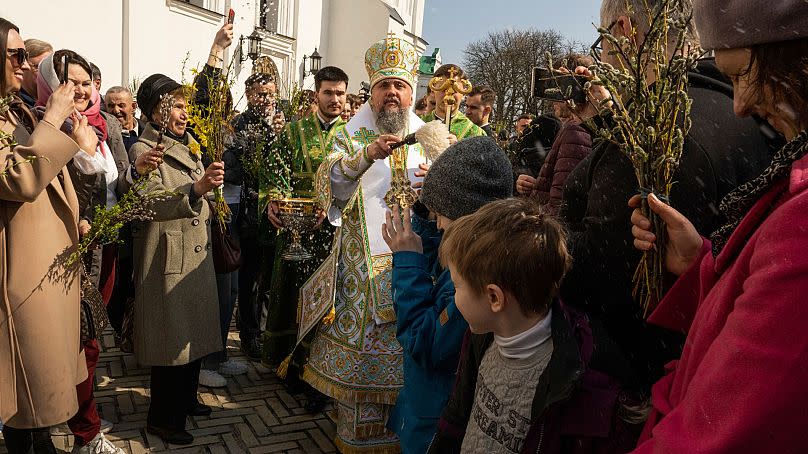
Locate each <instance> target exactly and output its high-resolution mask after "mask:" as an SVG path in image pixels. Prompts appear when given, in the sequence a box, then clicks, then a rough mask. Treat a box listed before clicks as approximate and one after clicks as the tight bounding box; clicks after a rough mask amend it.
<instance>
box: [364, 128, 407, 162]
mask: <svg viewBox="0 0 808 454" xmlns="http://www.w3.org/2000/svg"><path fill="white" fill-rule="evenodd" d="M396 142H401V137H399V136H396V135H393V134H382V135H381V136H379V138H378V139H376V141H375V142H373V143H371V144H370V145H368V148H367V156H368V158H370V159H372V160H374V161H378V160H379V159H385V158H387V157H388V156H390V155H391V154H392V153H393V149H392V148H390V144H394V143H396Z"/></svg>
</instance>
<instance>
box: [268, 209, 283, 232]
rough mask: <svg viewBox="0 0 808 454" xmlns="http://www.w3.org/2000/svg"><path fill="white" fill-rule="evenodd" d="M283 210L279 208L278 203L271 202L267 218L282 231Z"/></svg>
mask: <svg viewBox="0 0 808 454" xmlns="http://www.w3.org/2000/svg"><path fill="white" fill-rule="evenodd" d="M280 213H281V209H280V207H279V206H278V202H269V207H267V218H269V222H270V223H271V224H272V225H273V226H274V227H275V228H276V229H282V228H283V221H281V218H280V216H278V215H279V214H280Z"/></svg>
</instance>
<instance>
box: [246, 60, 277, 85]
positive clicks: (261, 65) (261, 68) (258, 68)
mask: <svg viewBox="0 0 808 454" xmlns="http://www.w3.org/2000/svg"><path fill="white" fill-rule="evenodd" d="M252 73H253V74H269V75H270V76H272V80H273V81H274V82H276V83H277V82H278V67H277V66H276V65H275V62H274V61H272V57H270V56H269V55H262V56H260V57H258V58H256V59H255V61H254V62H253V67H252Z"/></svg>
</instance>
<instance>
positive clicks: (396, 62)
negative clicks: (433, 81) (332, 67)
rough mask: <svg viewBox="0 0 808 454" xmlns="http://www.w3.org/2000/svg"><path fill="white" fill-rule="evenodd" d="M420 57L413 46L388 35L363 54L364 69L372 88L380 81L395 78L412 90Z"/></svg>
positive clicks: (393, 34) (390, 34)
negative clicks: (405, 83)
mask: <svg viewBox="0 0 808 454" xmlns="http://www.w3.org/2000/svg"><path fill="white" fill-rule="evenodd" d="M419 60H420V55H418V51H417V50H416V49H415V46H413V45H412V44H410V43H409V42H407V41H405V40H403V39H401V38H400V37H398V36H396V34H395V33H392V32H391V33H389V34H388V35H387V37H386V38H385V39H383V40H381V41H378V42H376V43H375V44H373V45H372V46H370V49H368V50H367V52H365V69H366V70H367V72H368V77H369V78H370V86H371V87H373V86H374V85H376V83H377V82H379V81H380V80H382V79H387V78H390V77H395V78H398V79H401V80H403V81H405V82H407V83H408V84H409V85H410V87H412V88H413V89H414V88H415V86H416V84H417V82H416V81H417V79H418V63H419Z"/></svg>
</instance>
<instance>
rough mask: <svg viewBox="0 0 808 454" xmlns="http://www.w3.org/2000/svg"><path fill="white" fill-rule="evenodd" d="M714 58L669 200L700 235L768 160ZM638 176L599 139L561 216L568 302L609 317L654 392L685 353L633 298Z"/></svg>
mask: <svg viewBox="0 0 808 454" xmlns="http://www.w3.org/2000/svg"><path fill="white" fill-rule="evenodd" d="M718 77H721V76H720V73H718V72H717V71H716V70H715V67H714V66H713V63H712V61H709V60H707V61H703V62H701V63H700V65H699V72H698V73H696V74H694V75H692V76H691V79H690V87H689V91H688V93H689V94H690V96H691V98H692V99H693V106H692V110H691V118H692V121H693V126H692V128H691V130H690V132H689V134H688V135H687V137H686V139H685V146H684V152H683V155H682V159H681V161H680V167H679V169H678V170H677V172H676V174H675V181H676V183H675V184H674V186H673V189H672V191H671V204H672V206H673V207H674V208H676V209H677V210H679V211H680V212H681V213H682V214H684V215H685V216H686V217H687V218H688V219H689V220H690V221H691V222H693V224H694V225H695V226H696V229H697V230H698V231H699V232H700V233H701V234H702V235H709V234H710V233H712V231H713V230H715V229H716V228H717V227H719V226H720V225H721V224H722V219H721V216H720V214H719V211H718V206H719V204H720V201H721V199H722V198H723V197H724V196H725V195H726V194H727V193H729V192H730V191H731V190H732V189H733V188H735V187H736V186H738V185H740V184H742V183H744V182H746V181H749V180H751V179H752V178H754V177H756V176H757V175H758V174H759V173H760V171H762V170H763V169H764V168H765V167H766V166H767V165H768V164H769V162H770V161H771V155H772V153H773V152H774V150H775V149H774V148H770V146H769V144H767V139H768V138H770V137H767V135H770V132H771V131H772V130H771V129H770V127H769V126H768V125H765V126H763V127H761V126H760V125H759V123H758V122H757V121H756V120H754V119H751V118H747V119H740V118H737V117H736V116H735V115H734V113H733V108H732V97H731V88H730V89H729V92H727V90H726V87H727V85H726V81H725V80H721V79H718ZM637 186H638V185H637V179H636V177H635V175H634V170H633V168H632V165H631V163H630V161H629V160H628V158H627V157H626V156H625V155H624V154H623V153H622V152H621V151H620V150H619V148H618V147H617V145H615V144H612V143H603V142H601V143H600V144H596V145H595V147H594V148H593V151H592V154H591V155H589V156H588V157H587V158H586V159H584V160H583V161H581V163H580V164H579V165H578V167H576V168H575V170H574V171H573V172H572V173H571V174H570V176H569V177H568V179H567V183H566V185H565V187H564V202H563V204H562V207H561V211H560V214H559V215H560V217H561V218H562V219H563V220H564V221H565V222H566V223H567V226H568V228H569V230H570V236H569V246H570V252H571V254H572V257H573V267H572V270H571V271H570V272H569V273H568V274H567V275H566V277H565V278H564V282H563V284H562V287H561V296H562V299H563V300H564V302H565V303H567V304H570V305H572V306H575V307H578V308H581V309H583V310H585V311H586V312H587V313H588V314H590V315H591V316H593V317H595V318H599V319H601V320H602V321H603V323H604V325H605V327H606V329H607V331H608V332H609V334H610V335H611V336H612V338H613V339H614V340H615V341H616V343H617V344H618V345H619V346H620V347H621V349H622V350H623V351H624V353H625V354H626V356H627V357H629V358H630V359H631V360H632V363H633V364H634V367H635V368H636V372H637V374H638V382H637V386H638V389H640V390H643V391H647V390H648V389H649V388H650V385H651V384H653V383H654V382H655V381H656V380H657V379H658V378H660V377H661V376H662V374H663V366H664V364H665V363H667V362H668V361H670V360H671V359H674V358H677V357H678V356H679V354H680V353H681V347H682V343H683V341H684V335H683V333H671V332H668V331H665V330H663V329H661V328H657V327H653V326H649V325H647V324H646V323H645V322H644V321H643V319H642V310H641V308H640V307H639V304H637V303H636V302H634V300H633V297H632V277H633V274H634V270H635V269H636V267H637V264H638V263H639V260H640V257H641V253H640V252H639V251H638V250H637V249H635V248H634V246H633V237H632V235H631V211H632V210H631V208H629V207H628V204H627V202H628V200H629V198H631V196H633V195H634V194H637V190H638V187H637Z"/></svg>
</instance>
